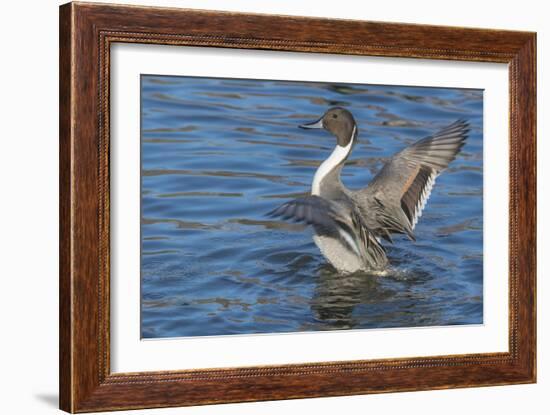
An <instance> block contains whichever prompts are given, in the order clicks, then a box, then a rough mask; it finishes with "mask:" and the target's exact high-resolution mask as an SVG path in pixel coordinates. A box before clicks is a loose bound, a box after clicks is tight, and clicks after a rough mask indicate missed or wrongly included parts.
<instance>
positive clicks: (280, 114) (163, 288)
mask: <svg viewBox="0 0 550 415" xmlns="http://www.w3.org/2000/svg"><path fill="white" fill-rule="evenodd" d="M141 99H142V137H141V139H142V149H141V150H142V151H141V157H142V205H141V209H142V210H141V215H142V224H141V232H142V256H141V262H142V273H141V289H142V336H143V337H144V338H157V337H180V336H199V335H227V334H246V333H266V332H269V333H278V332H295V331H312V330H313V331H319V330H336V329H368V328H381V327H417V326H434V325H437V326H440V325H457V324H479V323H482V322H483V294H482V293H483V257H482V253H483V223H482V218H483V202H482V196H483V191H482V189H483V187H482V186H483V147H482V145H483V142H482V124H483V120H482V114H483V94H482V91H479V90H466V89H444V88H420V87H394V86H375V85H350V84H338V85H336V84H319V83H299V82H284V81H257V80H230V79H208V78H187V77H157V76H143V77H142V98H141ZM334 105H340V106H345V107H346V108H348V109H350V110H351V111H352V112H353V115H354V116H355V118H356V120H357V122H358V124H359V143H358V144H357V145H356V146H355V149H354V151H353V154H352V155H351V157H350V159H349V160H348V163H347V164H346V167H345V168H344V171H343V181H344V183H345V184H346V186H348V187H349V188H352V189H353V188H360V187H364V186H366V185H367V183H368V182H369V180H370V179H371V178H372V177H373V175H374V174H375V173H376V172H377V171H378V170H379V169H380V168H381V166H382V164H383V161H384V160H385V159H386V158H387V157H390V156H391V155H392V154H394V153H396V152H397V151H399V150H401V149H402V148H403V147H404V146H406V145H407V144H409V143H412V142H413V141H415V140H417V139H420V138H422V137H424V136H426V135H429V134H431V133H433V132H434V131H435V130H437V129H438V128H440V127H443V126H445V125H447V124H449V123H451V122H453V121H455V120H456V119H458V118H465V119H467V120H469V121H470V123H471V124H472V131H471V133H470V137H469V139H468V142H467V144H466V146H465V147H464V148H463V150H462V152H461V154H460V155H459V156H458V158H457V159H456V160H455V161H454V162H453V163H452V164H451V165H450V168H449V169H448V170H447V171H445V172H444V173H443V174H442V175H441V176H440V177H439V178H438V180H437V182H436V185H435V187H434V189H433V191H432V195H431V197H430V200H429V201H428V204H427V206H426V209H425V210H424V212H423V215H422V218H421V220H420V221H419V223H418V225H417V227H416V229H415V235H416V238H417V242H416V243H413V242H411V241H409V240H407V239H405V238H402V237H395V238H394V245H389V244H387V243H385V246H386V248H387V252H388V257H389V259H390V261H391V270H390V272H389V275H388V276H386V277H379V276H378V277H377V276H372V275H368V274H365V273H357V274H354V275H349V276H345V277H343V276H341V275H337V274H336V272H335V271H334V270H333V269H332V267H331V266H329V265H327V264H326V261H325V260H324V258H323V256H322V255H321V254H320V252H319V251H318V249H317V247H316V246H315V245H314V243H313V241H312V239H311V236H312V233H311V230H310V229H308V228H304V227H303V226H301V225H295V224H288V223H283V222H279V221H276V220H270V219H269V218H266V216H265V213H266V212H268V211H270V210H272V209H273V208H274V207H276V206H278V205H279V204H281V203H283V202H285V201H287V200H288V199H291V198H294V197H297V196H301V195H305V194H307V193H309V191H310V186H311V181H312V178H313V175H314V172H315V170H316V168H317V167H318V165H319V164H320V163H321V162H322V161H323V160H324V159H325V158H326V157H327V156H328V155H329V154H330V152H331V151H332V148H333V147H334V145H335V140H334V138H333V137H332V136H330V135H329V134H328V133H326V132H324V131H319V130H316V131H311V130H301V129H299V128H297V125H299V124H301V123H304V122H307V121H312V120H314V119H317V118H318V117H319V116H321V115H322V113H323V112H324V111H325V110H326V109H327V108H328V107H330V106H334Z"/></svg>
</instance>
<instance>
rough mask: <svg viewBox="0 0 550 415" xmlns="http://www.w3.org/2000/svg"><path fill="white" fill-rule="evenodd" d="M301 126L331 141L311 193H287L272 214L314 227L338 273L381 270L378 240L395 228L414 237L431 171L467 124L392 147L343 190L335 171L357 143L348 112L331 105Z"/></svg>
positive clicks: (451, 153)
mask: <svg viewBox="0 0 550 415" xmlns="http://www.w3.org/2000/svg"><path fill="white" fill-rule="evenodd" d="M302 127H303V128H324V129H326V130H328V131H329V132H331V133H332V134H334V135H335V136H336V138H337V145H336V147H335V149H334V150H333V152H332V153H331V155H330V156H329V157H328V158H327V159H326V160H325V161H324V162H323V163H322V164H321V166H319V168H318V169H317V172H316V173H315V176H314V179H313V184H312V189H311V196H307V197H303V198H299V199H294V200H292V201H290V202H287V203H285V204H283V205H281V206H279V207H278V208H277V209H275V210H274V211H273V212H271V215H272V216H279V217H282V218H283V219H290V220H294V221H297V222H305V223H307V224H310V225H312V226H313V228H314V230H315V236H314V238H313V239H314V241H315V243H316V244H317V246H318V247H319V249H320V250H321V252H322V253H323V255H324V256H325V258H326V259H327V260H328V261H329V262H330V263H331V264H332V265H333V266H334V267H335V268H336V269H337V270H338V271H340V272H342V273H352V272H356V271H360V270H366V271H382V270H384V269H385V268H386V266H387V265H388V259H387V257H386V253H385V250H384V248H383V247H382V245H381V243H380V241H381V239H385V240H387V241H389V242H392V239H391V234H393V233H400V234H405V235H407V236H408V237H409V238H410V239H411V240H414V235H413V230H414V227H415V226H416V223H417V222H418V219H419V218H420V216H421V215H422V210H423V209H424V206H425V204H426V202H427V200H428V198H429V196H430V192H431V189H432V187H433V185H434V183H435V179H436V177H437V176H438V175H439V174H440V173H441V171H442V170H443V169H445V168H446V167H447V166H448V164H449V163H450V162H451V161H452V160H454V158H455V157H456V155H457V154H458V152H459V151H460V149H461V148H462V146H463V145H464V143H465V140H466V138H467V134H468V131H469V130H468V124H467V123H466V122H465V121H457V122H455V123H453V124H451V125H449V126H448V127H446V128H444V129H443V130H441V131H439V132H438V133H437V134H434V135H433V136H430V137H426V138H424V139H422V140H420V141H417V142H416V143H414V144H412V145H411V146H409V147H406V148H405V149H404V150H402V151H401V152H399V153H397V154H395V155H394V156H393V157H392V158H391V159H390V160H389V161H388V162H387V163H386V164H385V165H384V167H383V168H382V169H381V170H380V172H379V173H378V174H377V175H376V176H375V177H374V179H373V180H372V181H371V182H370V183H369V185H368V186H367V187H365V188H363V189H360V190H356V191H352V190H349V189H347V188H346V187H345V186H344V185H343V183H342V181H341V179H340V173H341V170H342V168H343V166H344V164H345V161H346V160H347V158H348V157H349V155H350V154H351V151H352V149H353V146H354V145H355V143H356V142H357V136H358V134H357V125H356V123H355V120H354V119H353V116H352V115H351V113H350V112H349V111H347V110H345V109H343V108H332V109H330V110H329V111H327V112H326V113H325V114H324V116H323V117H321V119H319V120H318V121H316V122H314V123H311V124H306V125H304V126H302Z"/></svg>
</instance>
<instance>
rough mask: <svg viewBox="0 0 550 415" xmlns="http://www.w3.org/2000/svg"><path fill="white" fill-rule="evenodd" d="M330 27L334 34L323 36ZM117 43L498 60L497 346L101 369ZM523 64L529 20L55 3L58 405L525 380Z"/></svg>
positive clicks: (532, 61) (529, 109) (530, 104)
mask: <svg viewBox="0 0 550 415" xmlns="http://www.w3.org/2000/svg"><path fill="white" fill-rule="evenodd" d="M333 33H338V36H337V38H336V39H335V38H333V36H332V34H333ZM117 42H126V43H150V44H168V45H182V46H183V45H187V46H208V47H224V48H235V49H265V50H285V51H294V52H311V53H336V54H355V55H369V56H387V57H408V58H425V59H447V60H465V61H483V62H502V63H508V64H509V68H510V71H509V72H510V149H511V150H510V235H509V238H510V244H509V246H510V272H509V278H510V294H509V296H510V297H509V304H510V307H509V308H510V331H509V352H507V353H488V354H472V355H460V356H456V355H455V356H436V357H423V358H409V359H386V360H365V361H348V362H322V363H315V362H306V363H303V364H293V365H282V366H265V367H246V368H229V369H204V370H201V369H197V370H186V371H171V372H146V373H126V374H123V373H111V372H110V353H109V351H110V336H109V330H110V329H109V299H110V292H109V282H110V276H109V273H110V268H109V264H110V247H109V230H110V222H109V220H110V219H109V206H110V205H109V203H110V194H109V167H110V166H109V148H110V141H109V140H110V136H109V121H110V120H109V116H110V115H109V90H110V88H109V70H110V46H111V44H113V43H117ZM535 67H536V36H535V34H534V33H526V32H512V31H497V30H486V29H466V28H455V27H438V26H426V25H408V24H393V23H376V22H361V21H351V20H330V19H317V18H302V17H288V16H268V15H252V14H238V13H225V12H224V13H221V12H210V11H192V10H183V9H166V8H151V7H133V6H113V5H104V4H86V3H70V4H67V5H63V6H61V9H60V407H61V408H62V409H64V410H65V411H68V412H89V411H101V410H109V409H132V408H150V407H166V406H180V405H199V404H206V403H218V402H242V401H258V400H268V399H291V398H303V397H314V396H337V395H352V394H359V393H379V392H393V391H408V390H424V389H441V388H451V387H470V386H481V385H501V384H511V383H528V382H534V381H535V377H536V375H535V374H536V365H535V361H536V357H535V354H536V349H535V343H536V333H535V329H536V325H535V289H536V287H535V284H536V281H535V269H536V263H535V258H536V257H535V252H536V233H535V232H536V231H535V229H536V212H535V206H536V193H535V189H536V182H535V181H536V171H535V166H536V155H535V152H536V139H535V136H536V116H535V113H536V109H535V102H536V85H535V82H536V72H535ZM230 364H231V362H228V365H230Z"/></svg>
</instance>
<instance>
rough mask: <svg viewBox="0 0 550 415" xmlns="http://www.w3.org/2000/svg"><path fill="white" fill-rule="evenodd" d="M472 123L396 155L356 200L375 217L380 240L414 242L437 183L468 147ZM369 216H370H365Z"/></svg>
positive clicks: (457, 125)
mask: <svg viewBox="0 0 550 415" xmlns="http://www.w3.org/2000/svg"><path fill="white" fill-rule="evenodd" d="M469 131H470V128H469V124H468V122H466V121H464V120H459V121H456V122H454V123H453V124H451V125H449V126H448V127H446V128H444V129H442V130H440V131H439V132H438V133H436V134H434V135H432V136H429V137H426V138H423V139H421V140H419V141H417V142H416V143H414V144H412V145H410V146H409V147H407V148H405V149H404V150H402V151H400V152H399V153H397V154H395V155H394V156H393V157H392V158H391V159H390V160H389V161H388V162H387V163H386V164H385V165H384V167H382V170H380V172H379V173H378V174H377V175H376V176H375V177H374V179H373V180H372V181H371V182H370V183H369V185H368V186H367V187H366V188H365V189H363V190H360V191H358V192H356V193H355V195H354V196H353V197H354V198H356V199H358V200H357V201H358V204H359V205H360V206H362V208H364V209H366V210H370V214H371V215H372V214H373V212H374V213H375V221H376V222H377V223H376V226H373V225H372V224H371V223H369V225H370V226H371V228H372V227H376V228H378V232H379V234H380V236H382V237H384V238H386V239H388V240H391V238H390V236H389V233H393V232H395V233H404V234H407V235H408V236H409V237H410V238H411V239H414V236H413V233H412V231H413V229H414V227H415V226H416V224H417V222H418V219H419V218H420V216H421V215H422V210H423V209H424V207H425V205H426V202H427V201H428V198H429V197H430V193H431V191H432V188H433V186H434V183H435V179H436V178H437V176H438V175H439V174H440V173H441V171H442V170H444V169H445V168H446V167H447V166H448V165H449V163H450V162H451V161H453V160H454V159H455V157H456V155H457V154H458V153H459V151H460V149H461V148H462V147H463V146H464V144H465V142H466V138H467V137H468V132H469ZM365 213H366V212H365Z"/></svg>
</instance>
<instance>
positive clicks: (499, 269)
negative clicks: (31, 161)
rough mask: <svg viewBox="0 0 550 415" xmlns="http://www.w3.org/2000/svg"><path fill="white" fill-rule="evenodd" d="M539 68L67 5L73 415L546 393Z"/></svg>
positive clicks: (204, 19)
mask: <svg viewBox="0 0 550 415" xmlns="http://www.w3.org/2000/svg"><path fill="white" fill-rule="evenodd" d="M334 33H338V36H333V34H334ZM535 62H536V36H535V34H534V33H528V32H512V31H501V30H488V29H466V28H455V27H453V28H451V27H438V26H425V25H408V24H393V23H379V22H365V21H350V20H330V19H317V18H303V17H286V16H270V15H252V14H238V13H225V12H211V11H209V12H207V11H198V10H185V9H169V8H152V7H134V6H119V5H106V4H86V3H69V4H66V5H63V6H61V8H60V190H61V195H60V222H61V225H60V253H61V254H60V406H61V408H62V409H63V410H65V411H68V412H90V411H104V410H118V409H137V408H152V407H168V406H184V405H199V404H206V403H223V402H244V401H259V400H270V399H290V398H303V397H316V396H341V395H352V394H365V393H377V392H398V391H411V390H425V389H441V388H454V387H472V386H488V385H504V384H517V383H529V382H534V381H535V379H536V354H535V353H536V347H535V345H536V333H535V328H536V325H535V259H536V258H535V251H536V234H535V223H536V213H535V200H536V194H535V190H536V186H535V180H536V171H535V165H536V163H535V149H536V147H535V137H536V117H535V114H536V110H535V102H536V99H535V97H536V84H535V80H536V74H535Z"/></svg>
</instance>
